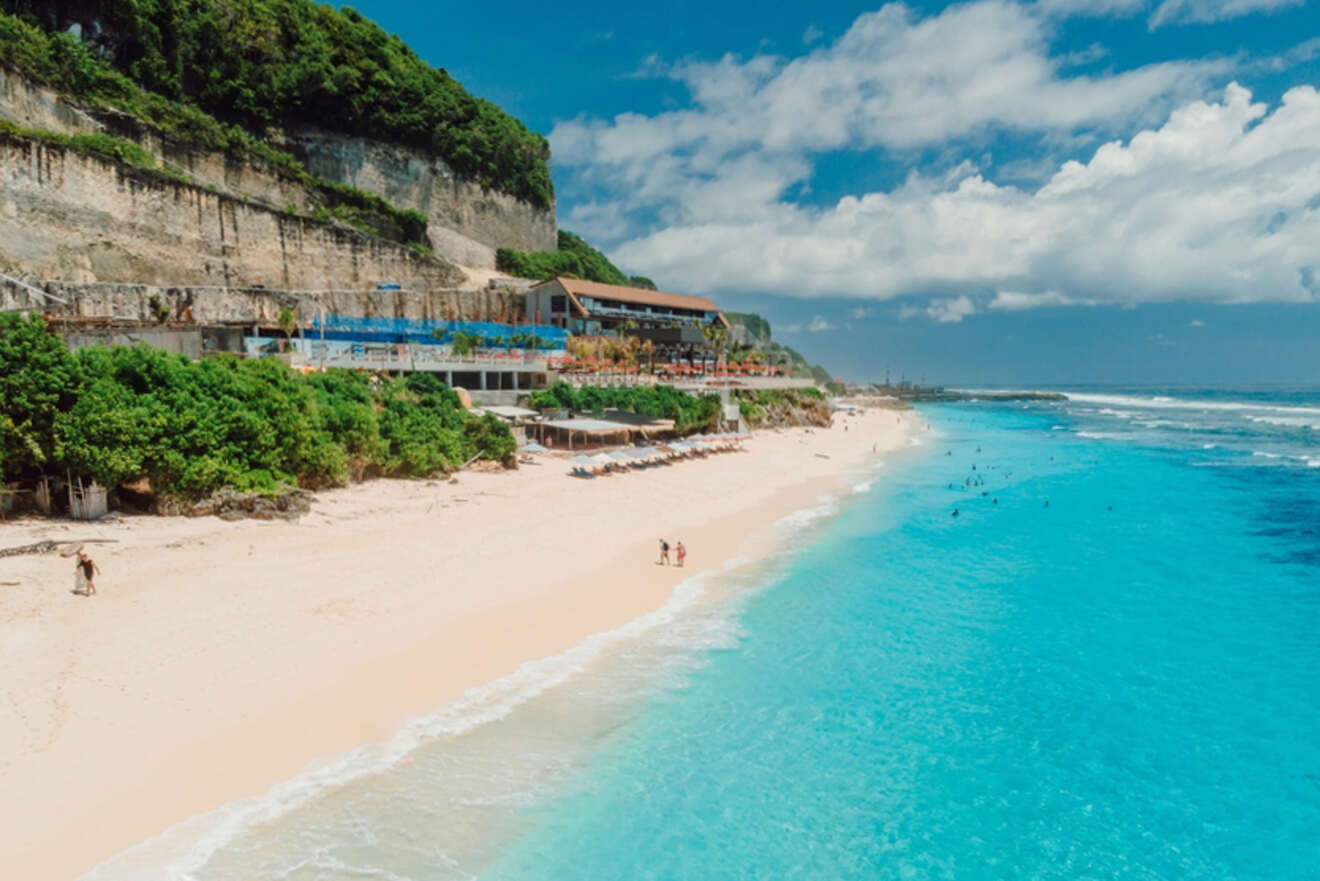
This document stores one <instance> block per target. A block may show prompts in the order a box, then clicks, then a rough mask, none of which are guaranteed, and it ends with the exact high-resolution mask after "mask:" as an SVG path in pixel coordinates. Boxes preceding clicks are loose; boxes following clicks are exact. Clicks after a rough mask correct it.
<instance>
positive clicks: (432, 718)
mask: <svg viewBox="0 0 1320 881" xmlns="http://www.w3.org/2000/svg"><path fill="white" fill-rule="evenodd" d="M817 502H818V504H816V505H814V506H812V507H808V508H803V509H800V510H798V511H795V512H793V513H791V514H788V515H786V516H784V517H781V518H780V519H779V520H777V521H775V528H776V529H777V530H779V532H780V534H781V536H785V535H793V534H796V533H799V532H801V531H803V530H804V529H806V528H807V527H809V526H811V525H812V524H814V523H816V522H818V521H820V520H821V519H822V518H825V517H828V516H829V515H831V514H834V513H836V512H837V511H838V504H837V499H836V498H835V497H834V496H832V495H830V494H822V495H820V496H819V497H818V498H817ZM781 545H782V542H781ZM748 562H749V560H748V559H747V558H746V557H743V556H738V557H734V558H732V559H730V560H729V561H728V562H726V563H725V565H724V567H723V570H722V571H719V572H709V573H702V574H700V575H696V576H694V577H692V578H688V579H686V580H684V581H682V582H680V583H679V584H678V585H677V586H676V587H675V588H674V590H673V592H672V593H671V594H670V597H669V600H668V601H667V602H666V603H665V604H664V605H663V606H662V607H661V608H659V609H657V610H656V611H654V612H651V613H649V614H646V615H642V616H641V617H639V618H635V619H633V620H632V621H630V622H628V623H627V624H624V625H623V626H621V627H618V628H615V629H613V630H607V631H603V632H601V633H596V634H593V635H591V636H588V637H587V638H586V639H584V640H583V641H582V642H580V643H578V644H577V645H575V646H574V647H572V648H570V649H568V650H566V651H564V652H561V653H560V654H558V655H554V656H551V657H548V658H542V659H540V660H536V661H529V662H527V663H524V664H523V665H522V666H520V667H519V668H518V669H517V670H515V671H514V672H513V673H510V674H509V675H507V676H504V677H501V678H500V679H496V680H494V681H492V682H489V683H486V684H484V685H479V686H476V687H474V688H471V689H468V690H467V691H466V692H464V693H463V695H462V696H461V697H460V698H458V699H457V700H456V701H454V702H452V703H450V704H448V705H446V706H444V707H442V708H440V709H439V710H437V711H436V712H434V713H430V714H427V715H423V716H419V717H417V718H414V719H412V720H411V721H409V722H408V723H407V724H406V725H405V726H404V727H403V728H402V729H400V730H399V731H398V732H397V733H396V734H395V735H394V736H393V737H392V738H391V739H390V740H388V741H386V742H385V743H379V744H369V745H366V746H362V747H359V748H357V749H354V750H351V751H350V752H347V753H344V754H342V755H340V756H337V757H335V758H333V759H329V760H326V761H323V762H320V763H318V764H315V765H313V766H312V767H310V768H309V769H308V770H307V771H305V772H303V773H302V774H299V775H298V776H296V777H293V778H291V779H289V780H286V781H283V782H280V783H277V784H275V785H274V786H272V787H271V788H270V789H269V790H268V791H267V792H266V793H265V794H264V795H261V796H255V797H251V798H246V799H241V800H239V801H235V802H231V803H230V804H227V805H223V806H221V807H219V808H216V809H215V810H212V811H209V812H207V813H204V814H200V815H197V816H195V817H191V818H189V819H187V820H184V821H182V822H180V823H177V824H175V825H174V826H171V827H170V828H169V829H166V830H165V831H164V832H162V833H161V834H160V835H157V836H154V837H152V838H149V839H147V840H146V841H144V842H142V843H140V844H138V845H136V846H134V847H132V848H129V849H128V850H126V851H124V852H122V853H120V854H118V855H117V856H114V857H111V858H110V859H108V860H106V861H104V862H102V863H101V864H100V865H98V866H96V867H95V868H93V869H92V870H91V871H90V872H88V873H86V874H85V875H83V876H82V877H81V881H143V879H147V881H155V879H161V881H193V879H195V878H196V877H197V876H196V873H197V872H198V871H200V870H201V869H202V868H203V867H204V866H206V864H207V863H208V861H210V860H211V859H212V857H213V856H214V855H215V854H216V853H217V852H219V851H220V850H222V849H224V848H225V847H227V846H229V845H230V844H232V843H233V842H235V841H237V840H239V839H240V838H241V837H242V836H244V835H245V834H246V833H248V832H249V831H250V830H252V829H254V828H255V827H257V826H260V825H262V824H266V823H270V822H273V821H276V820H278V819H279V818H281V817H283V816H286V815H288V814H289V813H290V812H292V811H295V810H297V809H298V808H300V807H301V806H303V805H305V804H307V803H308V802H310V801H312V800H313V799H315V798H317V797H318V796H322V795H324V794H326V793H328V792H329V791H331V790H333V789H335V788H337V787H341V786H343V785H345V784H347V783H350V782H352V781H354V780H358V779H361V778H364V777H367V776H370V775H375V774H381V773H384V772H388V771H389V770H390V769H392V768H394V767H395V766H397V765H399V764H400V763H401V762H403V761H405V760H406V759H407V758H408V757H409V755H410V754H412V753H413V752H414V751H416V750H417V749H418V748H419V747H422V746H424V745H425V744H427V743H431V742H434V741H436V740H439V739H441V738H453V737H457V736H460V735H462V734H464V733H466V732H469V731H472V730H474V729H476V728H478V727H480V726H483V725H487V724H490V723H494V722H498V721H500V720H501V719H504V718H506V717H508V716H509V715H510V714H512V713H513V712H515V711H516V710H517V709H518V708H519V707H520V706H522V705H523V704H526V703H527V702H528V701H531V700H533V699H535V698H537V697H539V696H541V695H543V694H545V693H546V692H547V691H549V690H550V689H553V688H555V687H556V686H559V685H562V684H563V683H565V682H568V681H570V680H572V679H574V678H576V677H578V676H580V675H581V674H582V673H584V672H585V671H586V670H588V669H589V668H590V667H592V666H593V665H594V664H597V663H598V662H599V661H600V660H601V659H602V658H603V657H604V656H605V655H606V654H607V653H608V652H611V651H612V650H616V649H619V648H621V647H623V646H626V645H627V644H629V643H636V641H637V640H638V638H639V637H642V636H644V635H648V636H649V637H650V638H651V639H653V640H654V641H655V642H656V644H659V645H665V646H671V647H681V648H682V649H683V650H685V651H687V652H700V651H703V650H709V649H717V648H727V647H730V646H731V645H733V644H736V642H737V640H738V639H739V638H740V635H741V628H740V625H739V623H738V622H737V620H736V619H735V618H734V616H732V615H729V614H725V615H718V616H702V615H691V614H688V613H689V612H690V611H691V610H692V608H693V606H694V605H695V604H697V603H698V602H699V601H700V600H702V598H704V597H706V596H707V595H708V594H709V593H710V585H711V584H712V582H713V580H714V579H715V578H717V577H720V576H722V575H727V574H728V573H729V572H730V570H733V569H737V568H740V567H743V566H746V565H747V563H748Z"/></svg>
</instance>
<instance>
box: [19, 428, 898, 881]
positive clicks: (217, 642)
mask: <svg viewBox="0 0 1320 881" xmlns="http://www.w3.org/2000/svg"><path fill="white" fill-rule="evenodd" d="M845 425H846V426H847V431H845ZM917 427H918V423H917V419H916V417H915V416H914V414H913V413H912V412H911V411H892V410H868V411H865V412H864V413H861V414H859V415H854V416H848V417H845V418H838V417H836V419H835V425H834V427H833V428H830V429H812V430H808V429H790V430H782V431H778V432H763V433H758V434H757V435H756V436H755V437H754V438H753V439H752V440H750V441H748V442H747V444H746V448H747V449H746V452H742V453H732V454H724V455H713V456H710V457H708V458H706V459H700V460H695V461H685V462H681V463H678V464H675V465H673V466H672V467H664V468H656V469H650V470H647V471H643V472H639V473H633V474H626V475H620V476H614V477H607V478H597V479H595V480H578V479H572V478H569V477H568V476H566V475H567V472H568V470H569V466H568V465H567V462H566V460H565V459H564V458H561V457H558V456H538V457H537V460H536V464H533V465H527V466H523V467H522V468H520V469H519V470H518V471H516V472H505V473H472V472H463V473H461V474H460V475H458V481H457V483H456V484H453V483H449V482H446V481H442V480H438V481H430V482H423V481H412V482H405V481H393V480H382V481H375V482H371V483H367V484H363V485H359V486H354V487H350V488H347V489H342V490H334V491H329V492H324V493H320V494H318V496H317V498H316V500H315V502H314V504H313V508H312V513H311V514H310V515H308V516H306V517H304V518H303V519H302V520H301V521H299V522H296V523H284V522H257V521H240V522H234V523H230V522H224V521H221V520H218V519H215V518H198V519H184V518H155V517H127V518H123V519H121V520H118V521H114V522H104V523H92V524H75V523H72V522H69V521H40V520H25V521H21V522H19V523H11V524H0V548H7V547H13V546H16V545H23V544H28V543H31V542H36V541H40V540H43V539H54V540H56V541H87V540H91V539H101V540H111V541H109V542H107V543H103V544H88V545H87V550H88V551H89V553H90V554H91V556H92V557H93V558H94V559H95V560H96V562H97V563H98V564H99V566H100V568H101V570H102V573H103V574H102V575H101V576H99V577H98V578H97V587H98V594H97V595H96V596H95V597H90V598H87V597H82V596H75V595H73V594H72V593H71V589H72V587H73V585H74V576H73V560H72V559H65V558H61V557H60V556H59V555H58V554H43V555H28V556H18V557H11V558H4V559H0V616H3V619H4V621H5V627H4V629H3V632H0V692H2V693H3V700H0V791H3V792H4V794H5V797H4V798H3V799H0V829H3V830H4V834H3V835H2V836H0V866H3V867H4V868H5V871H4V875H5V877H9V878H22V879H29V881H36V879H67V878H73V877H76V876H77V875H79V874H80V873H82V872H85V871H87V870H89V869H91V868H92V867H93V866H95V865H96V864H97V863H99V862H100V861H102V860H104V859H106V858H108V857H110V856H112V855H114V854H115V853H117V852H119V851H121V850H123V849H125V848H127V847H130V846H132V845H133V844H135V843H137V842H138V841H141V840H143V839H145V838H147V837H149V836H151V835H154V834H157V833H159V832H161V831H163V830H164V829H166V828H167V827H168V826H170V825H171V824H173V823H175V822H178V821H180V820H182V819H185V818H187V817H189V816H192V815H194V814H197V813H200V812H203V811H206V810H209V809H212V808H214V807H217V806H219V805H221V804H224V803H225V802H228V801H231V800H234V799H237V798H240V797H244V796H249V795H254V794H259V793H261V792H264V791H265V790H266V789H267V788H269V787H270V786H271V785H272V784H274V783H276V782H278V781H280V780H283V779H286V778H289V777H292V776H293V775H295V774H297V773H298V772H299V771H300V770H302V769H304V768H305V767H306V766H307V765H308V763H309V762H311V761H312V760H314V759H317V758H318V757H326V756H332V755H335V754H338V753H342V752H344V751H347V750H349V749H351V748H353V747H355V746H357V745H359V744H363V743H369V742H374V741H379V740H383V739H386V738H388V737H389V736H390V735H391V734H392V733H393V732H394V731H396V730H398V728H399V727H400V726H402V725H403V724H404V723H405V722H406V721H407V720H408V719H409V718H410V717H413V716H415V715H418V714H421V713H425V712H430V711H433V710H435V709H436V708H438V707H440V706H442V705H443V704H445V703H447V702H448V701H451V700H453V699H454V698H456V697H458V696H459V695H461V694H462V693H463V691H464V690H466V689H468V688H470V687H473V686H475V685H479V684H481V683H484V682H488V681H490V680H493V679H495V678H497V677H500V676H503V675H505V674H508V673H510V672H511V671H513V670H515V669H516V668H517V667H518V666H519V665H520V664H522V663H523V662H525V661H528V660H532V659H536V658H541V657H546V656H549V655H553V654H555V653H557V652H560V651H563V650H564V649H566V648H568V647H570V646H572V645H575V644H576V643H578V642H580V641H581V640H582V639H583V638H584V637H586V636H588V635H590V634H592V633H595V632H599V631H602V630H607V629H612V628H615V627H618V626H620V625H621V624H624V623H625V622H627V621H629V620H632V619H634V618H636V617H638V616H640V615H642V614H645V613H646V612H648V611H651V610H653V609H655V608H658V607H659V606H661V605H662V604H663V603H664V602H665V600H666V599H667V598H668V596H669V595H670V592H671V591H672V589H673V587H674V586H675V585H676V584H677V583H678V582H679V581H680V580H682V579H684V578H686V577H688V576H691V575H694V574H696V573H698V572H700V571H702V570H708V569H711V568H715V567H719V566H722V565H723V564H724V563H725V562H726V561H727V560H729V559H731V558H733V557H734V556H739V555H746V556H755V555H757V554H758V553H762V552H764V550H765V549H766V547H767V545H768V543H769V541H770V539H771V538H772V536H773V529H772V528H771V527H772V524H773V523H774V521H775V520H776V519H778V518H780V517H782V516H784V515H785V514H787V513H789V512H791V511H793V510H796V509H798V508H801V507H804V506H806V505H808V504H811V503H813V502H814V501H815V499H816V498H817V496H818V495H820V494H821V493H823V492H837V491H839V490H840V489H841V488H842V482H841V481H842V480H843V479H844V478H846V477H847V476H848V472H850V471H853V472H855V470H856V469H858V468H861V467H865V466H867V465H868V464H870V463H871V462H873V461H874V459H875V454H874V453H873V447H874V448H875V450H876V451H878V452H879V453H882V454H883V453H885V452H888V451H893V450H895V449H898V448H900V447H902V446H904V445H905V444H906V442H907V438H908V437H910V436H911V435H912V434H914V433H915V432H916V430H917ZM662 536H663V537H665V538H667V539H669V540H670V542H671V543H672V542H674V541H677V540H682V541H683V542H684V543H685V545H686V546H687V549H688V558H687V567H686V568H685V569H678V568H676V567H662V566H658V565H656V559H657V540H658V539H659V538H660V537H662Z"/></svg>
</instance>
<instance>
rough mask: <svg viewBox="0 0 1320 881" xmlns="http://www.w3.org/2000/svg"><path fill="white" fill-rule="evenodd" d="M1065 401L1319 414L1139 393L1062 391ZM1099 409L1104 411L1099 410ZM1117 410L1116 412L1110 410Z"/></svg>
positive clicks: (1278, 406) (1307, 409) (1311, 409)
mask: <svg viewBox="0 0 1320 881" xmlns="http://www.w3.org/2000/svg"><path fill="white" fill-rule="evenodd" d="M1064 394H1065V395H1066V396H1067V398H1068V400H1069V401H1073V402H1076V403H1083V404H1095V405H1098V406H1102V407H1106V408H1114V407H1126V408H1129V409H1131V408H1138V409H1153V410H1161V409H1172V410H1228V411H1240V410H1254V411H1259V412H1261V413H1297V414H1303V413H1304V414H1310V415H1312V416H1320V407H1293V406H1285V405H1281V404H1256V403H1252V402H1250V401H1197V400H1192V399H1190V398H1171V397H1168V396H1166V395H1153V396H1151V397H1142V396H1139V395H1093V394H1086V393H1083V392H1064ZM1100 412H1102V413H1103V412H1105V410H1101V411H1100ZM1114 412H1115V413H1117V412H1118V411H1114Z"/></svg>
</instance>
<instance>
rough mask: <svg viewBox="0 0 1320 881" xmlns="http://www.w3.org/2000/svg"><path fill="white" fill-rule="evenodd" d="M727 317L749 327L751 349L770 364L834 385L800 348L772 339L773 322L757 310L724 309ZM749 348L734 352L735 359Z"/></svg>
mask: <svg viewBox="0 0 1320 881" xmlns="http://www.w3.org/2000/svg"><path fill="white" fill-rule="evenodd" d="M724 317H725V318H727V319H728V320H729V323H730V324H731V325H733V326H734V327H738V326H739V325H741V326H742V327H744V328H746V329H747V335H748V337H749V344H750V347H751V348H755V349H758V350H759V351H760V352H761V354H762V355H763V356H764V357H765V359H766V362H767V363H769V364H778V365H780V366H782V367H785V368H787V372H788V373H789V374H790V375H792V376H797V377H810V378H811V379H813V380H815V381H816V382H818V383H820V384H821V385H823V386H826V387H828V388H835V387H837V386H838V383H835V382H834V376H833V375H832V374H831V373H830V372H829V371H828V370H826V369H825V368H824V367H822V366H821V365H819V364H811V363H809V362H808V361H807V359H806V358H804V357H803V356H802V353H801V352H799V351H798V350H797V349H794V348H791V347H789V346H785V345H784V344H782V343H777V342H775V341H774V340H773V339H771V334H770V322H769V321H766V320H765V319H764V318H762V317H761V316H760V315H757V314H756V313H755V312H725V313H724ZM745 353H746V350H742V351H735V352H734V353H733V360H735V361H741V360H743V358H744V357H745Z"/></svg>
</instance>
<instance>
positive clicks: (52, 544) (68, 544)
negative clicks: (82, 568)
mask: <svg viewBox="0 0 1320 881" xmlns="http://www.w3.org/2000/svg"><path fill="white" fill-rule="evenodd" d="M117 541H119V539H117V538H84V539H82V540H81V541H51V540H49V539H47V540H46V541H39V542H34V543H33V544H30V545H17V546H15V547H12V548H0V557H18V556H21V555H23V554H49V553H50V552H51V551H56V550H59V551H60V554H61V556H65V557H71V556H73V555H74V554H76V553H77V552H78V549H79V548H81V547H82V546H83V545H88V544H114V543H115V542H117ZM61 548H63V549H64V550H60V549H61Z"/></svg>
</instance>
